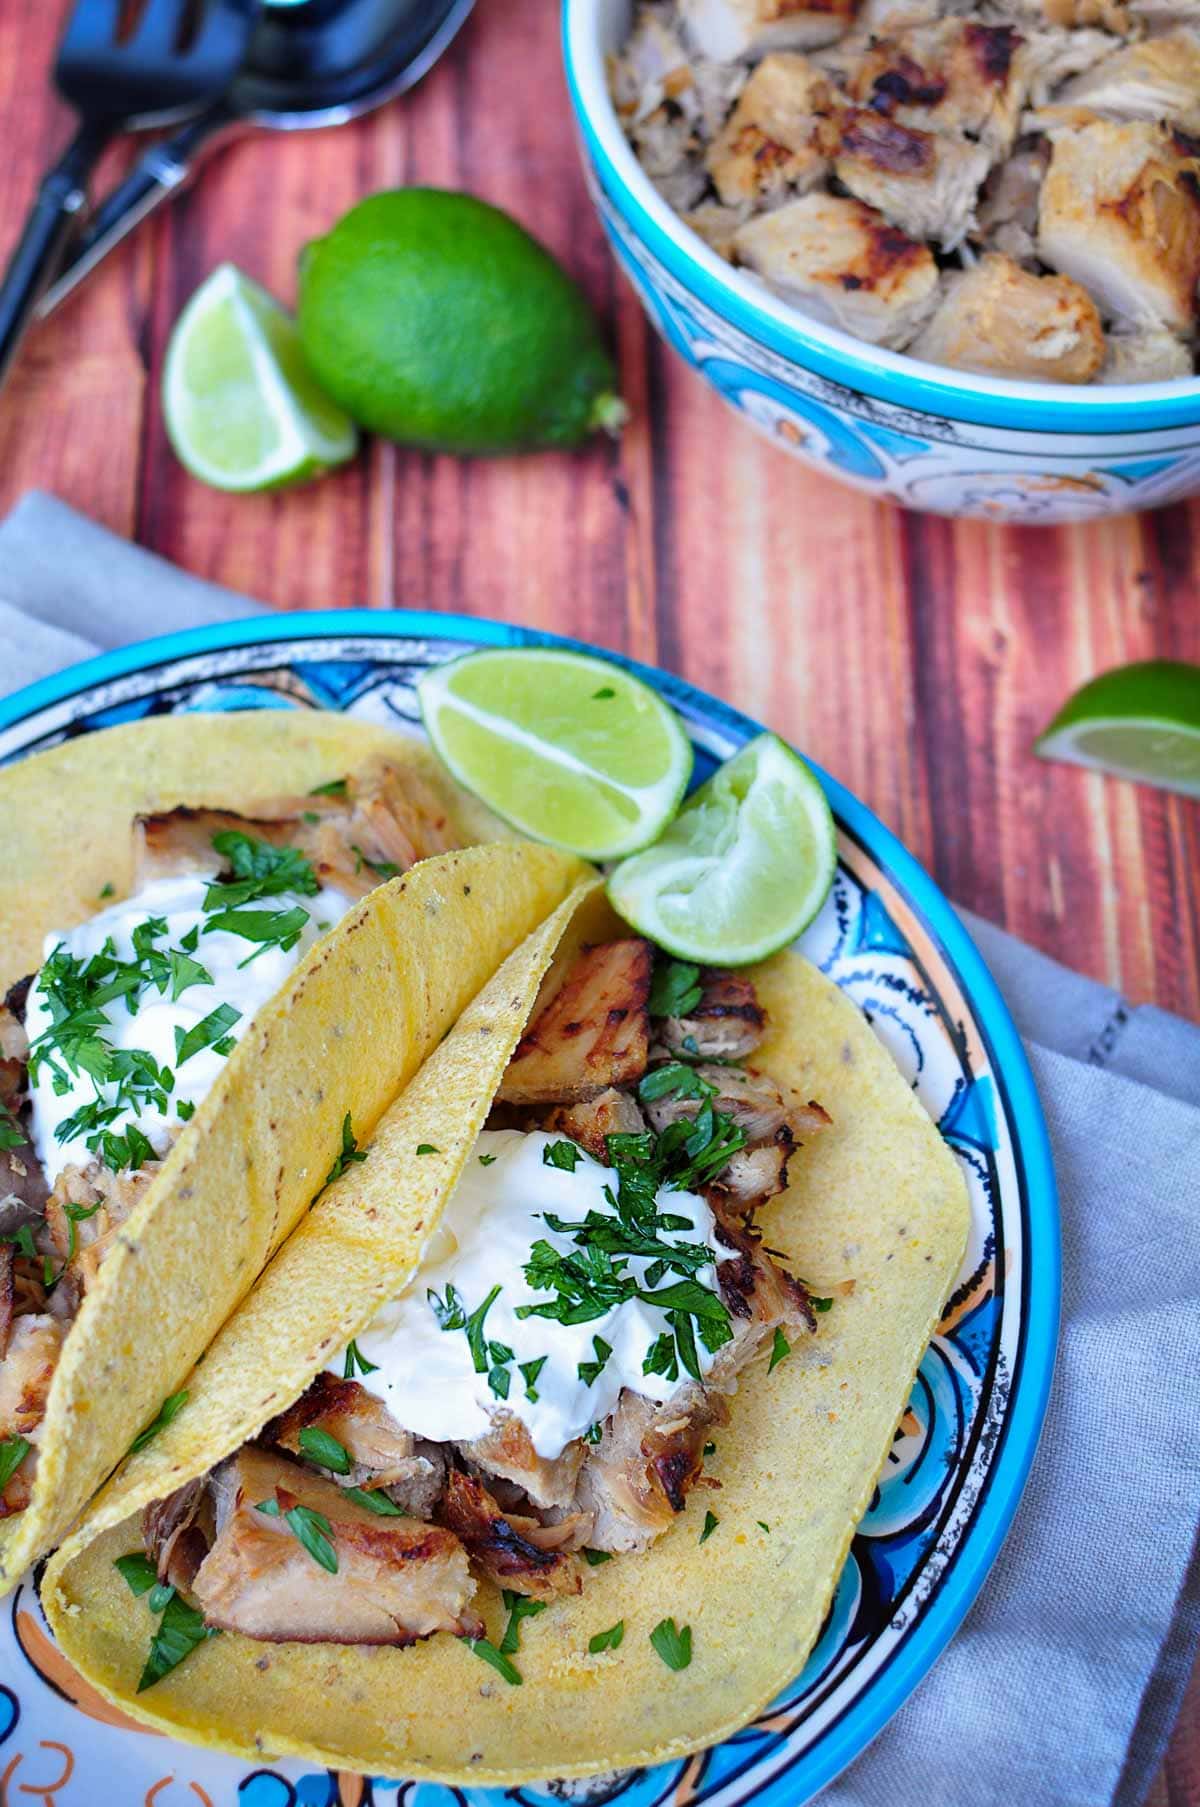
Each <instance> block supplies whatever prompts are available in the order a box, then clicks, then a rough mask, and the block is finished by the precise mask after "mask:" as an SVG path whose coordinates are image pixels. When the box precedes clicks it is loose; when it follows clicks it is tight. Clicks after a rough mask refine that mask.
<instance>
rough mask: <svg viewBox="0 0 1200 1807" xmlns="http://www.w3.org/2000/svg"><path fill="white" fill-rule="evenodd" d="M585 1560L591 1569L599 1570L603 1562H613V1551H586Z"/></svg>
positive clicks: (584, 1553)
mask: <svg viewBox="0 0 1200 1807" xmlns="http://www.w3.org/2000/svg"><path fill="white" fill-rule="evenodd" d="M583 1560H584V1561H585V1562H586V1563H587V1565H588V1567H589V1569H598V1568H599V1567H600V1564H601V1563H602V1562H611V1561H612V1551H611V1550H585V1551H584V1552H583Z"/></svg>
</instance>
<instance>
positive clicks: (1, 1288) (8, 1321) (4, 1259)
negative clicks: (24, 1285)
mask: <svg viewBox="0 0 1200 1807" xmlns="http://www.w3.org/2000/svg"><path fill="white" fill-rule="evenodd" d="M16 1259H17V1252H16V1250H15V1249H14V1247H13V1245H12V1243H11V1242H0V1362H2V1361H3V1360H4V1357H5V1355H6V1353H7V1351H8V1338H9V1333H10V1331H11V1330H12V1322H13V1311H14V1297H15V1290H16V1289H15V1287H14V1285H13V1267H14V1266H15V1263H16Z"/></svg>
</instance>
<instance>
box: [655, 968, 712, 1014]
mask: <svg viewBox="0 0 1200 1807" xmlns="http://www.w3.org/2000/svg"><path fill="white" fill-rule="evenodd" d="M699 977H700V968H699V967H698V966H692V965H691V964H690V962H688V961H686V960H660V961H658V962H657V963H656V965H655V968H654V978H653V980H652V982H651V985H650V1015H651V1016H686V1015H687V1014H688V1012H689V1010H694V1009H695V1008H696V1005H697V1004H698V1003H699V1002H700V999H701V997H702V996H703V993H702V992H701V989H700V986H699V985H698V984H697V983H696V981H697V979H699Z"/></svg>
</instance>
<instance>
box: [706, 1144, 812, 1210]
mask: <svg viewBox="0 0 1200 1807" xmlns="http://www.w3.org/2000/svg"><path fill="white" fill-rule="evenodd" d="M793 1148H794V1144H793V1142H792V1137H791V1132H790V1131H789V1129H788V1128H787V1125H786V1124H785V1125H784V1126H783V1128H782V1129H780V1130H779V1131H778V1132H777V1134H776V1135H775V1137H774V1139H773V1140H772V1141H770V1142H762V1143H760V1144H759V1145H758V1146H757V1147H754V1148H739V1150H738V1152H737V1153H736V1154H735V1155H732V1156H731V1157H730V1159H729V1161H728V1162H727V1163H726V1165H725V1166H724V1167H723V1168H722V1169H721V1173H720V1175H719V1177H718V1178H717V1179H716V1180H715V1181H714V1182H713V1184H714V1187H715V1189H716V1190H717V1191H719V1192H721V1193H723V1194H724V1196H725V1197H726V1198H727V1199H728V1200H729V1201H730V1203H731V1204H733V1205H736V1206H737V1208H738V1209H739V1210H740V1211H756V1210H757V1209H758V1207H759V1205H761V1204H765V1203H766V1201H767V1199H769V1198H774V1197H775V1195H776V1194H777V1193H779V1192H782V1191H783V1189H784V1187H785V1186H786V1185H787V1183H788V1161H789V1160H790V1159H791V1156H792V1151H793Z"/></svg>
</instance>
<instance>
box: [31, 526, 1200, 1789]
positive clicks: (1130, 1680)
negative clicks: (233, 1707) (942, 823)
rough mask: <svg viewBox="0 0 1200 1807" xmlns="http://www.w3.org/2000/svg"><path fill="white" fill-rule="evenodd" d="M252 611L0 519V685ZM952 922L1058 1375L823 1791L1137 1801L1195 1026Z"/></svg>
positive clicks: (1193, 1191)
mask: <svg viewBox="0 0 1200 1807" xmlns="http://www.w3.org/2000/svg"><path fill="white" fill-rule="evenodd" d="M265 612H268V611H264V610H263V609H262V608H261V607H260V606H259V605H256V604H254V603H252V602H249V601H247V599H246V598H245V597H241V596H236V595H234V594H233V593H232V592H230V591H228V590H221V589H218V588H216V587H215V586H214V585H211V584H207V583H203V582H201V581H199V580H198V579H196V578H193V577H189V576H187V575H185V574H184V573H183V572H181V571H178V570H176V569H175V568H174V567H173V566H171V565H168V564H166V563H164V562H163V561H162V560H161V559H158V558H155V557H153V556H152V555H151V554H149V553H147V552H143V551H141V550H140V549H138V548H137V547H134V546H131V545H129V544H128V543H127V542H125V541H123V540H119V539H117V538H115V537H114V536H113V535H111V534H109V533H107V532H106V531H105V530H104V529H102V528H99V527H97V526H95V525H94V524H93V523H92V522H90V521H87V520H84V519H83V518H82V517H81V516H79V515H77V514H75V513H74V512H73V511H72V510H71V509H69V508H67V507H65V506H64V505H63V504H62V503H61V502H58V501H56V500H55V499H53V498H52V497H49V496H43V495H38V494H36V493H33V494H30V495H29V496H27V497H26V498H25V499H24V500H23V501H22V502H21V503H20V504H19V506H18V507H17V508H16V509H15V510H14V511H13V513H12V514H11V515H10V516H9V518H8V520H7V521H6V522H5V523H4V525H3V526H0V656H2V659H3V663H2V665H0V673H2V676H0V690H6V689H14V688H16V687H18V686H19V685H21V684H26V683H30V682H32V681H33V680H34V679H35V678H39V677H44V676H46V675H47V674H48V673H49V672H51V671H55V670H58V669H60V668H61V667H62V666H63V665H65V664H68V663H71V662H72V661H74V660H76V659H80V658H84V657H86V656H87V655H89V654H91V653H94V652H97V651H99V650H101V649H102V648H107V647H113V646H119V645H123V644H125V643H126V642H128V641H131V640H138V639H142V638H144V637H146V636H148V635H151V634H161V633H166V632H170V631H171V630H173V629H176V628H181V627H187V626H195V625H197V624H199V623H202V622H208V621H214V620H215V621H226V620H236V619H239V618H245V617H247V616H250V615H256V614H261V613H265ZM966 921H967V923H968V926H969V927H970V930H971V933H972V934H973V935H974V936H975V939H976V941H977V942H978V944H979V946H980V949H981V951H982V952H983V955H984V957H985V959H986V960H987V961H988V963H989V965H990V966H991V968H992V971H993V973H994V974H995V976H996V978H997V980H998V982H999V984H1000V986H1001V989H1002V990H1003V991H1004V993H1005V995H1006V997H1007V999H1008V1003H1009V1005H1010V1007H1011V1009H1012V1012H1013V1015H1014V1017H1015V1019H1016V1022H1017V1026H1018V1028H1019V1029H1020V1031H1021V1034H1022V1035H1023V1037H1024V1038H1025V1042H1026V1046H1027V1048H1028V1051H1029V1056H1030V1060H1031V1062H1032V1065H1033V1071H1034V1076H1035V1078H1036V1080H1037V1084H1038V1088H1039V1090H1040V1092H1041V1096H1042V1103H1043V1105H1044V1107H1045V1111H1046V1118H1047V1121H1048V1124H1049V1127H1050V1136H1051V1141H1052V1143H1053V1147H1054V1157H1055V1165H1056V1168H1057V1172H1058V1181H1059V1187H1060V1192H1061V1204H1062V1216H1063V1260H1064V1299H1063V1329H1062V1338H1061V1345H1060V1350H1059V1360H1058V1371H1057V1377H1056V1380H1055V1386H1054V1392H1053V1396H1052V1399H1051V1403H1050V1411H1049V1415H1048V1418H1047V1421H1046V1428H1045V1432H1044V1434H1043V1437H1042V1443H1041V1448H1040V1450H1039V1453H1038V1457H1037V1460H1036V1462H1035V1465H1034V1469H1033V1473H1032V1475H1031V1477H1030V1481H1029V1485H1028V1488H1027V1490H1026V1495H1025V1499H1024V1501H1023V1503H1022V1506H1021V1509H1020V1512H1019V1514H1018V1517H1017V1520H1016V1523H1015V1525H1014V1528H1013V1530H1012V1533H1011V1535H1010V1536H1009V1539H1008V1542H1007V1544H1006V1545H1005V1547H1004V1549H1003V1550H1002V1552H1001V1554H1000V1557H999V1559H998V1561H997V1562H996V1565H995V1567H994V1568H993V1570H992V1573H991V1576H990V1577H989V1579H988V1582H987V1584H986V1586H985V1587H984V1589H983V1592H982V1593H981V1595H980V1597H979V1599H978V1601H977V1602H976V1604H975V1606H974V1608H973V1609H972V1611H971V1612H970V1613H969V1614H968V1616H967V1619H966V1620H965V1622H964V1624H963V1626H962V1628H961V1630H960V1631H959V1633H958V1635H957V1637H956V1638H955V1639H954V1641H953V1643H952V1644H951V1645H950V1647H949V1649H948V1650H947V1652H946V1653H945V1655H944V1656H943V1657H942V1658H941V1660H940V1661H939V1663H938V1664H937V1666H936V1667H935V1668H934V1669H933V1671H932V1672H931V1673H930V1675H929V1676H928V1677H927V1678H926V1679H925V1681H924V1682H923V1683H922V1685H921V1686H920V1688H918V1690H917V1691H916V1693H915V1694H914V1695H913V1697H912V1698H911V1700H910V1701H909V1702H908V1703H907V1704H906V1705H905V1706H904V1707H903V1708H902V1709H901V1710H900V1712H899V1713H898V1714H897V1715H896V1716H895V1718H894V1719H892V1720H891V1722H890V1723H889V1725H888V1726H887V1727H886V1728H885V1730H884V1731H883V1732H881V1733H880V1735H879V1737H878V1738H877V1739H876V1740H875V1742H874V1743H873V1744H872V1746H871V1747H870V1749H869V1750H868V1751H866V1752H865V1753H864V1754H863V1755H862V1756H861V1757H860V1758H859V1759H858V1761H857V1762H856V1763H854V1764H853V1765H852V1766H851V1767H850V1768H849V1769H848V1770H847V1771H845V1773H844V1774H843V1775H842V1776H841V1777H840V1778H839V1779H838V1780H837V1781H836V1782H834V1783H832V1784H831V1785H830V1787H829V1788H828V1789H827V1790H825V1791H824V1793H823V1794H822V1796H821V1800H822V1802H823V1803H825V1804H826V1807H928V1803H930V1802H938V1803H945V1804H946V1807H1013V1803H1014V1802H1021V1803H1022V1804H1023V1807H1138V1804H1139V1803H1141V1802H1142V1801H1143V1799H1144V1797H1145V1794H1146V1791H1147V1789H1148V1788H1149V1786H1150V1783H1151V1781H1152V1779H1153V1777H1154V1774H1155V1772H1156V1770H1157V1768H1158V1766H1159V1764H1160V1763H1161V1761H1162V1757H1163V1753H1164V1750H1165V1747H1166V1743H1167V1740H1168V1738H1169V1736H1170V1733H1171V1729H1172V1727H1173V1725H1174V1723H1175V1719H1176V1717H1177V1714H1178V1711H1179V1706H1180V1702H1181V1700H1182V1697H1183V1692H1184V1689H1185V1687H1186V1685H1187V1680H1188V1677H1189V1675H1190V1673H1191V1668H1192V1664H1193V1662H1194V1661H1195V1657H1196V1652H1197V1647H1198V1645H1200V1549H1198V1547H1197V1540H1196V1516H1197V1502H1198V1501H1200V1457H1198V1454H1197V1452H1198V1450H1200V1438H1198V1437H1197V1434H1196V1428H1195V1427H1196V1404H1197V1394H1198V1391H1200V1389H1198V1388H1197V1376H1198V1371H1200V1257H1198V1254H1197V1250H1198V1248H1200V1028H1197V1027H1195V1026H1193V1025H1192V1024H1189V1023H1185V1022H1183V1021H1181V1020H1180V1019H1179V1018H1177V1017H1172V1016H1170V1015H1168V1014H1167V1013H1166V1012H1165V1011H1161V1010H1157V1009H1154V1008H1152V1007H1150V1006H1146V1005H1142V1006H1138V1007H1135V1006H1133V1005H1130V1004H1128V1003H1126V1002H1125V1001H1124V1000H1123V999H1122V998H1121V997H1120V996H1119V995H1118V994H1117V993H1116V992H1114V991H1111V990H1109V989H1107V988H1106V987H1105V986H1102V985H1097V984H1095V983H1094V982H1093V981H1092V980H1090V979H1085V978H1081V977H1080V976H1079V975H1078V974H1075V973H1071V972H1068V971H1067V970H1066V969H1065V968H1063V967H1061V966H1058V965H1056V963H1055V962H1054V961H1052V960H1048V959H1047V958H1046V957H1045V956H1044V955H1042V954H1039V953H1036V952H1035V951H1034V950H1033V949H1032V948H1029V947H1026V946H1024V945H1023V944H1022V943H1021V942H1019V941H1016V940H1014V939H1013V938H1012V937H1011V936H1009V935H1006V934H1004V933H1003V932H1002V931H1001V930H999V929H996V928H993V927H991V926H990V925H989V924H987V923H984V922H981V921H980V920H979V919H978V918H975V917H970V916H968V917H966ZM222 1807H224V1804H222Z"/></svg>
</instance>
